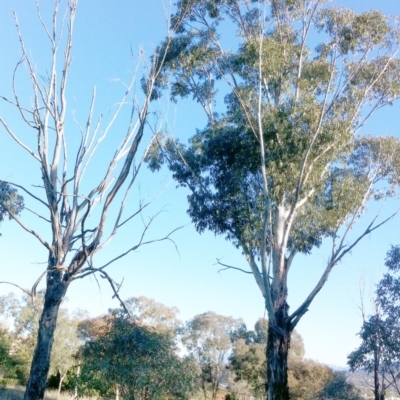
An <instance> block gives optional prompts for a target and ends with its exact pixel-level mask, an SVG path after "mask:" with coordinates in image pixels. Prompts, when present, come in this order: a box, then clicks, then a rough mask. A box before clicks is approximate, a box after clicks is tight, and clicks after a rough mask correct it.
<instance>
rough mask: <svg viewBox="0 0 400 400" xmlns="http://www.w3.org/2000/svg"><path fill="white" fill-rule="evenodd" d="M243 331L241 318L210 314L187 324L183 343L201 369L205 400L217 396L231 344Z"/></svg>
mask: <svg viewBox="0 0 400 400" xmlns="http://www.w3.org/2000/svg"><path fill="white" fill-rule="evenodd" d="M243 329H244V323H243V321H242V320H241V319H234V318H232V317H226V316H223V315H219V314H216V313H215V312H213V311H208V312H205V313H203V314H198V315H195V316H194V317H193V318H192V319H191V320H190V321H188V322H187V323H186V329H185V330H184V333H183V337H182V342H183V344H184V345H185V347H186V349H187V350H188V352H189V354H190V355H191V356H192V357H193V358H194V359H195V360H196V362H197V364H198V366H199V367H200V369H201V375H200V385H199V386H200V387H201V389H202V392H203V395H204V399H205V400H207V398H208V394H210V396H211V400H215V399H216V398H217V396H218V390H219V384H220V381H221V378H222V377H223V376H224V371H225V362H226V360H227V357H228V355H229V353H230V351H231V350H232V341H233V340H234V338H235V337H236V336H237V334H238V333H239V332H242V331H243Z"/></svg>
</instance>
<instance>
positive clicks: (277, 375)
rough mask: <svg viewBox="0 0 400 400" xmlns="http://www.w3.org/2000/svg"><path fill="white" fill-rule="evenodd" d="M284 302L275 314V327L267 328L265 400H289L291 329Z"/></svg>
mask: <svg viewBox="0 0 400 400" xmlns="http://www.w3.org/2000/svg"><path fill="white" fill-rule="evenodd" d="M287 310H288V306H287V304H286V302H285V303H284V305H283V306H282V307H281V309H280V310H278V312H276V314H275V315H276V325H275V326H273V325H272V324H270V325H269V327H268V342H267V349H266V353H267V354H266V355H267V383H266V393H267V400H289V399H290V396H289V385H288V374H287V367H288V362H287V360H288V353H289V347H290V335H291V333H292V330H293V329H292V327H291V324H290V322H288V315H287Z"/></svg>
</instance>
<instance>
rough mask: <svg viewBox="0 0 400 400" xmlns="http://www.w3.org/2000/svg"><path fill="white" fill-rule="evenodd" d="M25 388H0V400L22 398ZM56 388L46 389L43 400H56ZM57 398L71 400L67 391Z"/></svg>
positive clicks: (84, 398) (86, 398)
mask: <svg viewBox="0 0 400 400" xmlns="http://www.w3.org/2000/svg"><path fill="white" fill-rule="evenodd" d="M24 391H25V388H24V387H22V386H18V387H14V388H7V389H4V388H0V399H1V400H22V399H23V397H24ZM56 399H57V390H48V391H46V394H45V396H44V400H56ZM79 399H80V400H94V398H93V397H91V398H90V397H80V398H79ZM59 400H73V396H71V395H70V394H68V393H61V395H60V397H59Z"/></svg>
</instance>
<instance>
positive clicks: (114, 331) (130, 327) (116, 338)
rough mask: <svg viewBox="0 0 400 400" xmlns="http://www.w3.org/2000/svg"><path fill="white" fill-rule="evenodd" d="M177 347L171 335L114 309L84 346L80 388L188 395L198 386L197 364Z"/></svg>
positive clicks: (140, 395) (143, 395)
mask: <svg viewBox="0 0 400 400" xmlns="http://www.w3.org/2000/svg"><path fill="white" fill-rule="evenodd" d="M175 351H176V349H175V346H174V344H173V341H172V340H171V338H170V337H169V335H166V334H162V333H159V332H156V331H155V330H154V329H152V328H151V327H145V326H141V325H138V324H137V323H136V322H135V321H132V320H131V319H129V318H128V317H127V316H126V315H124V314H122V313H116V314H114V315H112V316H109V317H108V318H107V319H106V324H105V325H104V326H103V327H101V328H100V330H99V332H98V333H97V335H96V337H95V338H93V340H91V341H88V342H87V343H86V344H85V345H84V346H83V348H82V350H81V353H80V360H81V362H82V369H81V375H80V377H79V381H78V382H79V391H80V393H83V394H85V393H87V392H88V391H89V392H90V390H93V389H94V390H95V391H97V392H98V393H99V394H100V395H107V394H110V393H115V390H116V388H117V387H118V388H119V391H120V393H121V395H122V396H126V397H128V398H135V399H143V400H151V399H184V398H186V397H187V396H188V394H189V393H191V392H192V391H193V390H194V387H195V379H196V377H197V376H196V368H195V366H194V365H193V362H192V360H191V359H190V358H184V359H181V358H179V357H178V356H177V355H176V352H175ZM82 383H83V385H82Z"/></svg>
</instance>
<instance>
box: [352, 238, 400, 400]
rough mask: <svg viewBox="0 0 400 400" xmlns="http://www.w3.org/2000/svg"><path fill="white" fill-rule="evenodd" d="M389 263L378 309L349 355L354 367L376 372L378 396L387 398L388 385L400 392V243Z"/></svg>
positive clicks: (378, 292)
mask: <svg viewBox="0 0 400 400" xmlns="http://www.w3.org/2000/svg"><path fill="white" fill-rule="evenodd" d="M385 265H386V267H387V268H388V269H389V273H386V274H385V275H384V277H383V278H382V280H381V281H380V282H379V283H378V287H377V290H376V298H375V313H374V314H373V315H371V316H369V317H368V318H367V319H366V320H364V323H363V325H362V328H361V331H360V333H359V336H360V338H361V340H362V342H361V345H360V346H359V348H358V349H356V350H354V351H353V352H352V353H351V354H350V355H349V356H348V364H349V366H350V368H351V370H352V371H355V370H357V369H363V370H365V371H366V372H368V373H372V374H373V378H374V387H373V389H372V390H373V392H374V397H375V400H383V399H384V398H385V393H386V391H387V389H388V388H393V389H394V390H396V391H397V393H398V394H400V387H399V385H398V380H399V378H400V368H399V365H400V278H399V277H398V276H396V275H395V274H396V273H397V272H399V270H400V246H392V247H391V249H390V250H389V251H388V253H387V256H386V260H385Z"/></svg>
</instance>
